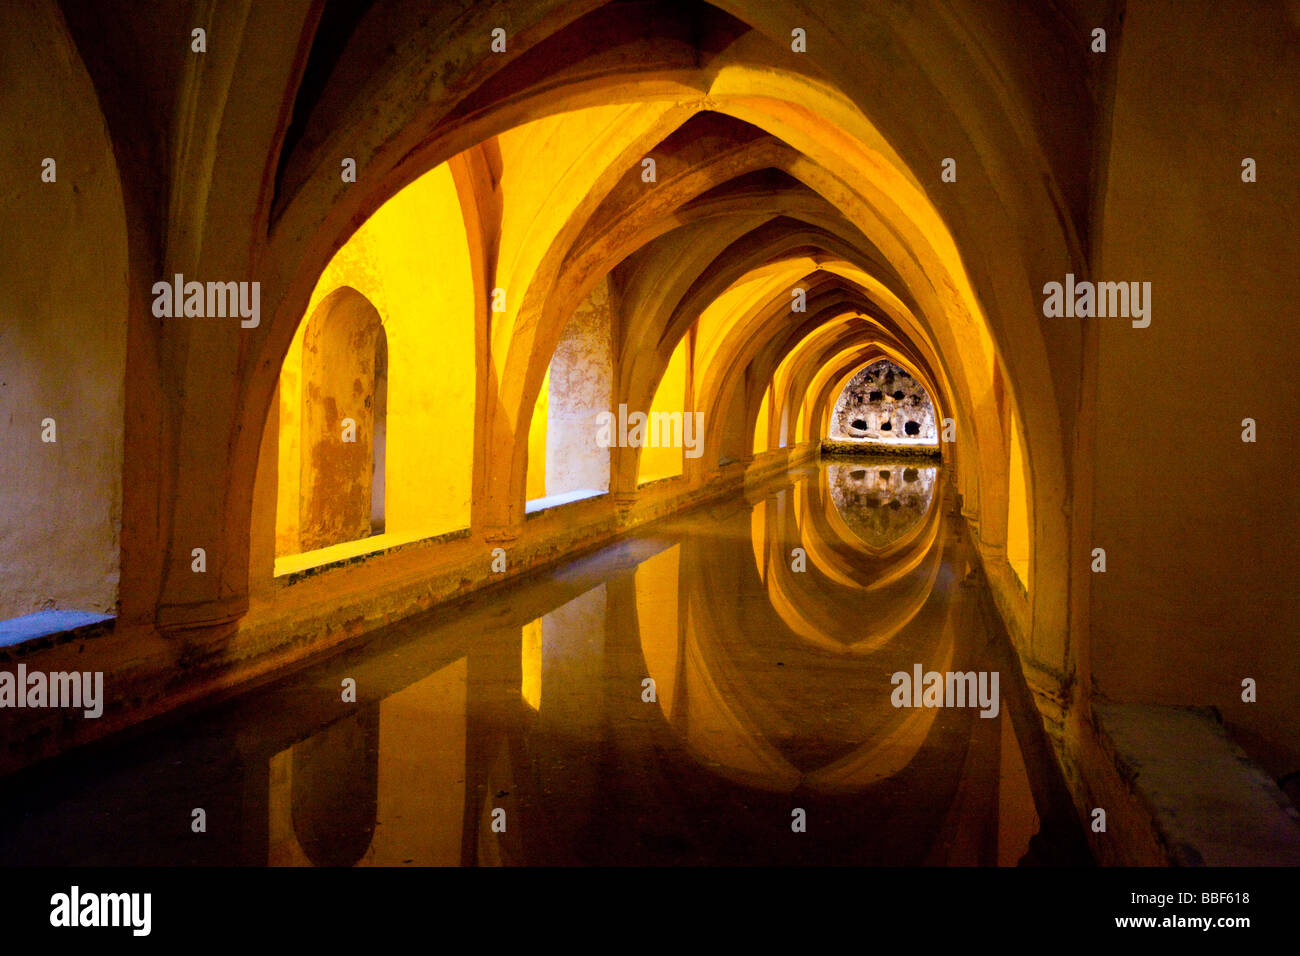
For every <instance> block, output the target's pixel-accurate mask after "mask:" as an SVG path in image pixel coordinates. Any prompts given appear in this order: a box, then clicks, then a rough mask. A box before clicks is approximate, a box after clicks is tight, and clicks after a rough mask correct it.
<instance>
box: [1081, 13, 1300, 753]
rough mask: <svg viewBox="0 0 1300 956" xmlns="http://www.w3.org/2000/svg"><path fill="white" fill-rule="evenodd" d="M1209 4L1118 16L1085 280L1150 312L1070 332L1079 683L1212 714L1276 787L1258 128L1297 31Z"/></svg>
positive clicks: (1271, 127)
mask: <svg viewBox="0 0 1300 956" xmlns="http://www.w3.org/2000/svg"><path fill="white" fill-rule="evenodd" d="M1216 8H1217V5H1215V4H1187V3H1178V2H1173V0H1166V2H1154V3H1142V4H1130V5H1129V7H1128V14H1127V17H1126V19H1125V23H1124V37H1123V43H1122V45H1121V48H1120V50H1119V53H1118V55H1119V56H1120V58H1121V59H1120V62H1119V68H1118V77H1117V89H1116V94H1115V102H1114V126H1113V131H1112V136H1111V143H1110V157H1109V175H1108V182H1107V188H1106V193H1105V202H1104V207H1103V209H1102V213H1101V218H1102V222H1101V226H1102V236H1103V242H1102V244H1101V250H1100V256H1099V257H1098V262H1097V278H1099V279H1102V280H1111V281H1121V280H1123V281H1144V282H1150V283H1151V284H1152V293H1151V299H1152V304H1151V312H1150V318H1151V324H1150V326H1149V327H1148V328H1133V327H1132V326H1131V324H1130V322H1129V321H1128V320H1126V319H1122V318H1121V319H1095V320H1091V321H1096V322H1098V324H1099V333H1100V342H1099V359H1098V368H1099V373H1098V382H1097V408H1096V415H1097V418H1096V480H1095V483H1094V484H1095V495H1094V502H1095V513H1094V526H1093V543H1094V545H1095V546H1096V547H1103V548H1105V549H1106V555H1107V567H1106V572H1105V573H1104V574H1093V575H1092V585H1091V592H1092V597H1091V620H1092V642H1093V647H1092V658H1093V673H1094V678H1095V682H1096V685H1097V687H1098V690H1099V691H1100V692H1101V693H1102V694H1104V695H1105V696H1107V697H1110V698H1112V699H1117V700H1123V701H1145V702H1152V703H1186V704H1212V705H1214V706H1216V707H1218V708H1220V709H1221V711H1222V713H1223V715H1224V717H1225V720H1226V721H1227V722H1228V723H1229V725H1235V726H1237V727H1238V728H1240V729H1241V730H1243V731H1244V732H1245V733H1246V735H1248V736H1249V737H1250V738H1252V739H1254V740H1255V741H1256V743H1257V744H1258V746H1257V748H1256V754H1257V755H1258V756H1259V757H1261V758H1263V759H1265V760H1267V761H1271V763H1272V767H1273V769H1274V771H1275V772H1277V773H1281V772H1286V771H1288V770H1295V769H1297V767H1300V725H1298V724H1297V719H1298V718H1297V711H1296V709H1295V704H1294V702H1295V701H1296V700H1297V699H1300V655H1297V654H1296V653H1295V635H1296V634H1297V633H1298V632H1300V592H1298V591H1297V589H1296V588H1295V587H1294V586H1293V582H1295V581H1296V580H1298V579H1300V509H1297V508H1296V507H1295V506H1294V501H1293V497H1294V492H1293V491H1292V487H1293V485H1294V482H1295V476H1296V474H1297V471H1298V470H1300V451H1298V447H1300V446H1297V443H1296V441H1295V434H1294V427H1295V412H1296V409H1297V408H1300V385H1298V384H1297V378H1296V355H1297V350H1298V349H1300V330H1298V329H1297V326H1296V312H1295V292H1296V284H1297V270H1296V264H1295V263H1296V259H1295V254H1294V250H1295V224H1296V222H1297V220H1298V219H1300V193H1298V192H1297V190H1296V188H1295V184H1296V182H1297V181H1300V157H1298V156H1297V151H1296V140H1295V129H1294V125H1293V124H1291V123H1287V122H1285V121H1283V120H1281V119H1280V118H1285V117H1288V116H1289V117H1294V116H1296V115H1297V114H1300V57H1297V55H1296V36H1297V29H1300V23H1297V17H1298V16H1300V15H1298V14H1297V9H1296V7H1295V5H1294V4H1292V5H1289V6H1287V5H1284V4H1281V3H1259V4H1234V5H1233V6H1232V9H1233V14H1232V16H1231V17H1227V16H1223V15H1221V14H1220V13H1218V12H1216ZM1245 157H1251V158H1253V159H1254V160H1255V161H1256V163H1257V168H1258V182H1255V183H1246V182H1243V181H1242V178H1241V173H1242V160H1243V158H1245ZM1059 278H1060V277H1058V279H1059ZM1225 369H1232V370H1233V371H1234V374H1233V376H1232V382H1233V384H1232V385H1231V386H1229V387H1227V388H1226V389H1220V388H1216V387H1214V386H1210V385H1208V383H1211V382H1216V381H1221V380H1222V377H1223V372H1224V370H1225ZM1137 409H1141V417H1140V419H1137V418H1136V417H1135V410H1137ZM1248 417H1249V418H1253V419H1255V421H1256V422H1257V424H1258V440H1257V441H1256V442H1255V443H1253V444H1250V443H1245V442H1243V441H1242V420H1243V419H1244V418H1248ZM1135 426H1140V427H1141V430H1142V440H1141V441H1138V442H1135V441H1133V434H1134V433H1133V429H1134V427H1135ZM1224 489H1230V490H1231V492H1230V499H1222V498H1221V497H1220V495H1221V494H1222V493H1223V490H1224ZM1247 677H1251V678H1254V679H1255V680H1256V681H1257V682H1258V684H1259V697H1258V702H1257V703H1244V702H1243V701H1242V700H1241V692H1242V687H1241V682H1242V680H1243V679H1244V678H1247Z"/></svg>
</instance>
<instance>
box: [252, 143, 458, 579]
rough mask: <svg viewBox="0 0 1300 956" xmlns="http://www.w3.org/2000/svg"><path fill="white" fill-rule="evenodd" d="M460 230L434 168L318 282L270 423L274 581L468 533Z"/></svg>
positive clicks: (446, 182)
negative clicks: (389, 549) (426, 540)
mask: <svg viewBox="0 0 1300 956" xmlns="http://www.w3.org/2000/svg"><path fill="white" fill-rule="evenodd" d="M431 223H433V224H436V226H437V228H430V224H431ZM466 235H467V234H466V229H465V222H464V217H463V215H462V212H461V206H460V198H459V194H458V192H457V189H456V185H455V181H454V180H453V177H452V174H451V171H450V169H449V167H448V166H447V165H446V164H443V165H442V166H438V167H436V168H435V169H432V170H430V171H429V172H428V173H425V174H424V175H423V176H421V177H419V178H418V179H416V180H415V181H414V182H412V183H411V184H410V185H408V186H407V187H406V188H405V189H403V190H401V191H400V192H398V193H397V194H396V195H395V196H393V197H392V198H391V199H389V200H388V202H386V203H384V204H383V205H382V206H380V207H379V209H378V210H377V211H376V212H375V213H374V214H373V215H372V216H371V217H370V218H369V219H367V220H366V221H365V222H364V223H363V224H362V225H361V227H360V228H359V229H357V231H356V232H355V233H353V235H352V236H351V238H349V239H348V241H347V242H346V243H344V245H343V246H342V248H340V249H339V250H338V251H337V252H336V253H335V254H334V257H333V258H332V259H331V260H330V263H329V265H328V266H326V268H325V270H324V272H323V273H322V274H321V277H320V279H319V280H318V281H317V284H316V289H315V291H314V292H313V293H312V296H311V300H310V303H309V304H308V308H307V312H306V317H305V319H304V321H303V323H302V324H301V325H300V326H299V328H298V331H297V334H296V335H295V337H294V340H293V342H292V344H291V345H290V347H289V350H288V352H287V354H286V355H285V359H284V363H283V366H282V368H281V373H280V387H279V404H278V411H277V412H276V413H275V422H274V424H270V423H268V426H267V427H268V430H269V431H270V430H272V429H273V432H272V434H271V437H270V439H269V440H268V445H267V446H266V447H267V448H268V450H269V449H275V452H274V454H275V455H276V458H275V474H276V477H275V480H274V482H273V483H272V486H273V487H274V488H275V495H276V504H275V559H274V568H275V571H274V573H275V574H276V575H284V574H292V573H294V572H296V571H300V570H304V569H306V568H311V567H316V566H319V565H323V564H328V563H330V562H332V561H336V560H342V559H346V558H350V557H354V556H356V555H360V554H366V553H370V552H374V551H379V550H383V549H385V548H387V547H392V546H395V545H399V544H403V543H406V542H409V541H416V540H420V539H424V538H430V537H433V536H436V535H441V534H446V533H449V532H456V531H460V530H461V529H465V528H468V526H469V512H470V496H471V493H472V484H473V481H472V471H473V458H474V447H473V429H472V428H467V427H466V425H467V423H472V422H473V421H474V416H475V401H476V383H475V375H476V367H475V340H474V312H475V293H474V285H473V279H472V275H473V273H472V269H471V266H470V253H469V246H468V242H467V239H466ZM431 310H432V311H431ZM255 533H257V530H256V529H255Z"/></svg>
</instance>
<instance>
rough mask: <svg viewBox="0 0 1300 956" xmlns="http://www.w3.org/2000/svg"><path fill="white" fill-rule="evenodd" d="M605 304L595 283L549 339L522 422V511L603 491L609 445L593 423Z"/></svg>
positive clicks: (608, 358)
mask: <svg viewBox="0 0 1300 956" xmlns="http://www.w3.org/2000/svg"><path fill="white" fill-rule="evenodd" d="M613 309H614V303H613V301H612V299H611V290H610V285H609V281H608V280H607V279H606V280H602V281H601V282H599V283H597V285H596V286H595V288H593V289H592V291H591V294H590V295H588V296H587V298H586V299H585V300H584V301H583V303H582V304H581V305H580V306H579V307H578V308H577V309H575V310H574V312H573V315H572V316H571V317H570V319H569V321H568V323H567V324H566V325H565V327H564V333H563V334H562V335H561V336H560V341H559V342H558V343H556V346H555V352H554V354H553V355H552V356H551V364H550V366H549V367H548V368H547V373H546V379H545V381H544V382H543V383H542V389H541V391H540V392H539V393H538V396H537V403H536V405H535V406H534V408H533V418H532V420H531V422H530V423H529V436H528V456H529V457H528V510H529V511H537V510H542V509H544V508H546V507H550V506H551V505H555V504H561V503H564V502H567V501H576V500H579V499H581V498H591V497H594V496H596V495H599V494H604V493H605V492H608V491H609V460H610V447H611V446H610V444H609V443H608V442H607V441H605V440H603V439H602V433H601V425H602V423H603V422H604V421H605V416H606V415H609V414H611V404H612V398H613V376H614V368H613V341H612V334H613V328H614V320H613V315H612V310H613Z"/></svg>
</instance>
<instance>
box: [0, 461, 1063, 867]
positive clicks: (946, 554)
mask: <svg viewBox="0 0 1300 956" xmlns="http://www.w3.org/2000/svg"><path fill="white" fill-rule="evenodd" d="M882 472H888V474H883V473H882ZM944 499H945V495H944V482H943V475H942V473H941V470H940V469H938V468H936V467H934V466H929V465H927V466H901V467H900V466H879V467H877V466H875V465H874V464H873V466H872V467H864V466H862V465H861V464H858V463H852V464H840V463H829V464H827V465H822V466H821V467H820V468H817V469H810V470H809V471H807V472H806V473H800V474H795V475H792V476H790V478H789V479H786V480H785V481H782V482H778V483H776V484H775V485H773V486H772V487H770V488H768V489H767V490H766V491H765V492H763V493H761V494H757V495H752V496H751V497H750V498H749V499H744V498H740V497H737V498H734V499H732V500H730V501H725V502H721V503H716V504H713V505H710V506H708V507H706V508H703V509H700V510H696V511H694V512H690V513H686V514H682V515H678V516H676V517H674V518H672V519H669V520H666V521H664V522H661V523H658V524H656V525H653V526H651V527H649V528H648V529H647V530H645V531H643V532H642V533H640V534H638V535H634V536H632V537H630V538H628V539H626V540H624V541H621V542H618V543H616V544H614V545H611V546H609V547H607V548H605V549H604V550H603V551H600V552H598V553H596V554H594V555H591V556H588V557H584V558H579V559H576V560H574V561H572V562H569V563H568V564H567V565H565V566H564V567H562V568H560V569H558V570H555V571H552V572H550V573H546V574H541V575H538V576H535V577H534V578H532V579H530V580H527V581H523V582H519V583H518V584H516V585H515V586H514V587H513V588H511V589H508V590H503V591H498V592H496V593H495V594H493V595H491V596H484V597H480V598H478V599H476V600H475V601H473V602H470V603H468V604H467V605H466V606H465V607H463V608H462V609H460V610H458V611H457V612H455V613H449V612H446V611H442V612H439V613H438V614H436V615H432V616H431V617H430V618H428V619H423V620H413V621H410V622H406V623H404V624H402V625H399V626H395V627H392V628H388V629H386V630H385V631H382V632H377V633H376V634H375V635H372V636H371V637H370V638H368V639H367V640H366V641H365V642H364V643H363V644H362V645H361V646H359V647H356V648H354V649H353V650H351V651H349V652H348V653H346V654H344V655H342V656H341V657H339V658H334V659H331V660H330V661H327V662H323V663H321V664H318V665H316V666H315V667H313V668H312V669H310V670H308V671H305V672H303V673H301V674H299V675H296V676H294V677H292V678H289V679H286V680H284V681H282V682H280V683H279V684H277V685H275V686H273V687H270V688H267V689H265V690H259V691H256V692H253V693H249V694H247V695H245V696H244V697H242V698H240V699H239V700H237V701H233V702H230V703H228V704H225V705H223V706H221V707H218V708H214V709H212V710H210V711H208V712H207V713H205V714H203V715H200V716H197V717H189V718H186V719H177V720H175V721H173V722H172V723H171V724H169V725H167V726H165V727H163V728H162V729H159V730H156V731H153V732H152V733H150V734H149V735H146V736H144V737H141V738H138V739H136V740H134V741H131V742H123V743H116V744H110V745H108V746H105V747H101V748H97V749H94V750H91V751H87V752H86V753H85V754H83V755H81V756H80V757H78V758H76V759H75V760H72V761H67V762H61V763H59V764H57V765H51V766H50V767H48V768H38V769H37V772H36V773H33V774H31V775H29V778H28V779H27V780H25V782H24V786H23V787H21V788H10V792H9V793H8V794H6V796H5V797H4V799H3V800H2V801H0V821H3V822H2V823H0V862H3V863H18V862H41V863H71V862H77V863H244V864H266V863H269V864H271V865H318V866H320V865H353V864H363V865H404V864H407V865H447V864H466V865H509V864H556V863H559V864H566V863H567V864H607V863H632V864H673V863H701V864H710V863H785V864H789V863H860V864H1003V865H1013V864H1015V863H1016V862H1018V861H1020V860H1021V859H1022V858H1027V859H1028V860H1031V861H1038V860H1046V861H1050V862H1076V861H1078V860H1080V859H1084V857H1083V856H1082V851H1081V850H1080V849H1079V848H1080V846H1081V845H1082V841H1081V838H1080V836H1079V834H1078V832H1077V830H1076V829H1075V823H1074V821H1073V811H1072V810H1070V809H1069V807H1068V800H1066V799H1064V798H1062V796H1061V791H1060V790H1059V788H1057V789H1053V787H1052V786H1051V779H1052V778H1051V774H1050V772H1049V771H1048V770H1045V769H1044V768H1045V767H1046V766H1047V765H1046V763H1045V762H1044V760H1043V756H1042V755H1043V753H1044V748H1043V746H1042V745H1041V741H1038V740H1037V738H1036V737H1035V734H1038V735H1040V736H1041V727H1040V725H1039V722H1038V721H1037V719H1036V717H1035V716H1034V715H1033V714H1032V713H1031V712H1029V711H1028V710H1026V707H1027V704H1026V702H1025V700H1024V699H1023V696H1022V695H1023V690H1022V689H1019V690H1018V689H1017V687H1018V685H1017V684H1016V682H1015V681H1014V680H1011V679H1008V677H1009V670H1008V669H1009V668H1011V666H1012V665H1011V664H1010V663H1009V661H1010V658H1009V657H1008V656H1007V651H1006V648H1005V641H1004V639H1003V638H1002V637H1001V636H1000V635H995V634H990V633H989V631H988V629H987V626H986V623H985V622H986V621H987V620H989V617H988V616H987V614H985V613H982V610H981V609H982V608H984V602H986V600H987V597H986V594H985V593H984V592H983V590H982V586H980V585H979V581H978V578H977V577H972V578H971V584H972V585H973V586H966V585H965V584H964V583H963V579H964V578H966V577H967V574H968V571H969V559H968V552H967V547H966V544H965V542H964V540H963V538H962V533H961V525H960V520H959V518H957V516H956V515H955V514H954V513H953V512H952V510H951V507H950V506H948V505H947V504H946V502H945V500H944ZM895 502H896V503H897V507H894V506H893V503H895ZM916 664H920V665H922V666H923V667H924V668H925V669H926V670H935V671H940V672H945V671H972V670H973V671H989V670H999V671H1001V672H1002V675H1003V679H1002V682H1001V686H1002V689H1003V701H1002V703H1003V706H1002V707H1001V708H1000V710H999V712H998V715H997V716H996V717H994V718H991V719H986V718H981V717H979V716H978V712H977V711H976V710H974V709H966V708H948V709H944V708H916V709H912V708H897V707H895V706H893V704H892V703H891V690H892V685H891V682H890V675H891V674H892V673H894V672H896V671H899V670H905V671H910V670H911V669H912V667H913V666H914V665H916ZM344 677H351V678H353V679H355V680H356V682H357V688H358V703H356V704H350V703H347V704H345V703H341V702H340V699H339V692H338V688H339V686H340V681H341V680H342V679H343V678H344ZM1035 728H1037V729H1035ZM1022 737H1023V739H1022ZM1026 755H1029V756H1028V757H1027V756H1026ZM1031 768H1032V772H1031ZM1031 780H1033V781H1035V784H1034V786H1031V783H1030V781H1031ZM1044 781H1048V783H1047V784H1045V783H1044ZM1049 790H1050V791H1051V792H1048V791H1049ZM198 806H202V807H205V808H206V810H207V814H208V821H209V835H210V838H208V839H199V838H195V837H194V835H193V834H192V833H191V832H190V831H189V829H188V824H189V819H190V816H189V814H190V809H191V808H193V807H198ZM796 810H802V811H803V813H804V814H805V816H806V821H807V824H806V830H805V831H804V832H795V831H794V830H792V827H791V823H792V820H793V819H794V816H793V814H794V813H795V811H796ZM106 819H111V820H112V821H113V825H112V826H105V825H104V823H105V820H106ZM217 834H222V836H219V837H218V836H217ZM1031 840H1032V844H1031Z"/></svg>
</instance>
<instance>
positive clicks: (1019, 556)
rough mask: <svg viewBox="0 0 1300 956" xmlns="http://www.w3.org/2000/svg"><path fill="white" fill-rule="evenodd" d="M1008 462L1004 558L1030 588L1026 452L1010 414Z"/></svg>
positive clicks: (1018, 429) (1017, 421)
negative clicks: (1009, 454) (1009, 462)
mask: <svg viewBox="0 0 1300 956" xmlns="http://www.w3.org/2000/svg"><path fill="white" fill-rule="evenodd" d="M1010 445H1011V464H1010V474H1009V475H1008V482H1009V484H1008V487H1007V561H1009V562H1010V564H1011V567H1012V568H1013V569H1014V570H1015V572H1016V575H1017V576H1018V577H1019V578H1020V583H1021V584H1023V585H1024V586H1025V590H1026V591H1028V590H1029V505H1028V502H1029V497H1028V481H1027V476H1026V475H1025V456H1024V452H1023V451H1022V450H1021V447H1020V422H1019V420H1018V419H1017V417H1016V415H1015V414H1014V413H1013V414H1012V416H1011V436H1010Z"/></svg>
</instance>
